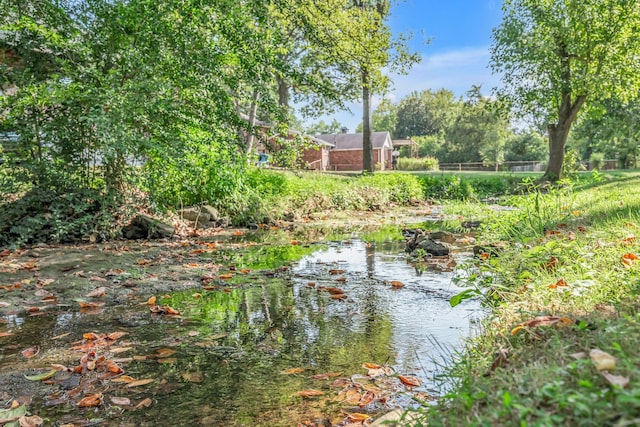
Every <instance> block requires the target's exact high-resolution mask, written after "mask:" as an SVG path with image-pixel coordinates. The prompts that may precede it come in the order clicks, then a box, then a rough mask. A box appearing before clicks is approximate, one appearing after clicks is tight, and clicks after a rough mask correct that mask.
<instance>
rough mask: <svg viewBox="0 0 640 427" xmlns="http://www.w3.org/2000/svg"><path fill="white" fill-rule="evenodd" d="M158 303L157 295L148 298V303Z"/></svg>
mask: <svg viewBox="0 0 640 427" xmlns="http://www.w3.org/2000/svg"><path fill="white" fill-rule="evenodd" d="M155 303H156V297H155V296H152V297H150V298H149V299H148V300H147V305H154V304H155Z"/></svg>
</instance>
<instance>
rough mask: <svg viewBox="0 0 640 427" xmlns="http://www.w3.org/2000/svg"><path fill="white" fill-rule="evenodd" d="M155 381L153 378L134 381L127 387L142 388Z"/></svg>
mask: <svg viewBox="0 0 640 427" xmlns="http://www.w3.org/2000/svg"><path fill="white" fill-rule="evenodd" d="M154 381H155V380H154V379H153V378H145V379H143V380H137V381H132V382H130V383H128V384H127V387H138V386H141V385H147V384H149V383H152V382H154Z"/></svg>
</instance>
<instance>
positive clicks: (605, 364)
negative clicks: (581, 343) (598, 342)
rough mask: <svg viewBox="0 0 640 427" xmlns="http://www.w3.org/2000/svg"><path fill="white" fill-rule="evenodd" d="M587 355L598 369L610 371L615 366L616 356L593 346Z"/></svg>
mask: <svg viewBox="0 0 640 427" xmlns="http://www.w3.org/2000/svg"><path fill="white" fill-rule="evenodd" d="M589 357H590V358H591V361H592V362H593V364H594V365H595V367H596V369H597V370H598V371H612V370H614V369H615V368H616V358H615V357H613V356H612V355H610V354H609V353H607V352H604V351H602V350H599V349H597V348H594V349H593V350H591V351H590V352H589Z"/></svg>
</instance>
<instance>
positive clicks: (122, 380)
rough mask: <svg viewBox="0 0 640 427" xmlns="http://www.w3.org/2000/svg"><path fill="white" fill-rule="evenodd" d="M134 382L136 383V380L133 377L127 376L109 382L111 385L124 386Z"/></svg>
mask: <svg viewBox="0 0 640 427" xmlns="http://www.w3.org/2000/svg"><path fill="white" fill-rule="evenodd" d="M134 381H136V379H135V378H133V377H130V376H129V375H123V376H121V377H118V378H114V379H112V380H111V382H112V383H125V384H130V383H132V382H134Z"/></svg>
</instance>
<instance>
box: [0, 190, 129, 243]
mask: <svg viewBox="0 0 640 427" xmlns="http://www.w3.org/2000/svg"><path fill="white" fill-rule="evenodd" d="M0 207H1V209H0V247H20V246H24V245H31V244H35V243H44V242H56V243H64V242H72V241H77V240H81V239H83V238H87V237H88V236H93V238H95V239H96V240H105V239H109V238H113V237H115V235H116V234H117V232H118V231H117V226H118V225H119V224H118V220H119V219H122V217H123V216H124V215H123V214H124V212H118V211H117V210H116V207H115V206H114V205H113V201H112V200H110V199H109V198H108V197H105V195H103V194H101V193H100V192H97V191H95V190H86V189H79V190H76V191H70V190H69V189H67V190H66V191H64V192H52V191H46V192H45V191H43V190H39V189H33V190H31V191H29V192H27V193H26V194H24V195H23V196H21V197H19V198H17V199H16V200H14V201H11V202H7V203H4V204H2V205H0Z"/></svg>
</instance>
